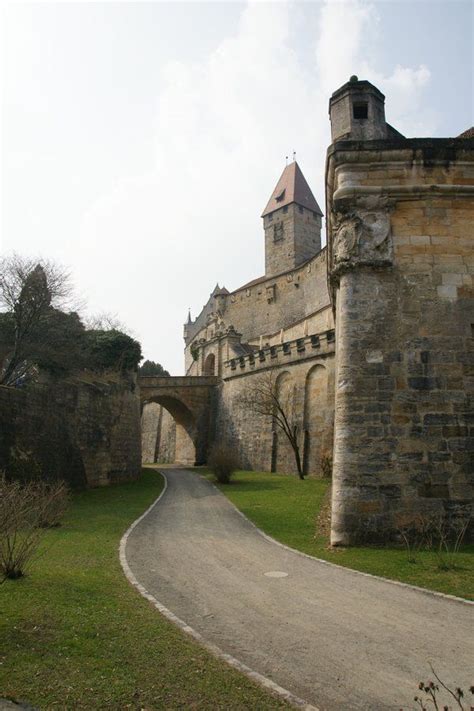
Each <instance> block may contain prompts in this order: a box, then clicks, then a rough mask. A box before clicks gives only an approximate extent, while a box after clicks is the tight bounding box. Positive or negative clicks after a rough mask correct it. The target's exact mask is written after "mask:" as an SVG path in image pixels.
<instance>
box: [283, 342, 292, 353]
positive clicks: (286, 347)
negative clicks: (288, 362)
mask: <svg viewBox="0 0 474 711" xmlns="http://www.w3.org/2000/svg"><path fill="white" fill-rule="evenodd" d="M283 353H284V354H285V355H290V354H291V347H290V344H289V343H284V344H283Z"/></svg>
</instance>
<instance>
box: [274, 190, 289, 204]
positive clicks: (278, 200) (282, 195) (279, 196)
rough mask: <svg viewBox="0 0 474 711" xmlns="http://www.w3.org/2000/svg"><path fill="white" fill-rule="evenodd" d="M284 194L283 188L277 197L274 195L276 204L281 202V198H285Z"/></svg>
mask: <svg viewBox="0 0 474 711" xmlns="http://www.w3.org/2000/svg"><path fill="white" fill-rule="evenodd" d="M285 192H286V189H285V188H283V190H280V192H279V193H278V194H277V195H275V200H276V201H277V202H281V201H282V200H283V198H284V197H285Z"/></svg>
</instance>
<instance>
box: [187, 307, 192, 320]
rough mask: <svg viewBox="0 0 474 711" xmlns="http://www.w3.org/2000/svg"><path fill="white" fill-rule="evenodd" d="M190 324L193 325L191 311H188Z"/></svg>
mask: <svg viewBox="0 0 474 711" xmlns="http://www.w3.org/2000/svg"><path fill="white" fill-rule="evenodd" d="M188 323H192V319H191V309H188Z"/></svg>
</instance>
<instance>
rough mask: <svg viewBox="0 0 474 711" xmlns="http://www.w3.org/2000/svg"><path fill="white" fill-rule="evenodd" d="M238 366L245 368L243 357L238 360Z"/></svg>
mask: <svg viewBox="0 0 474 711" xmlns="http://www.w3.org/2000/svg"><path fill="white" fill-rule="evenodd" d="M239 364H240V367H241V368H245V358H244V356H240V358H239Z"/></svg>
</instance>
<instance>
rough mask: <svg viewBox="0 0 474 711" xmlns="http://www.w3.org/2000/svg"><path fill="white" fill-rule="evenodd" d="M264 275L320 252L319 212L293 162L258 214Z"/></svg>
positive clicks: (302, 176)
mask: <svg viewBox="0 0 474 711" xmlns="http://www.w3.org/2000/svg"><path fill="white" fill-rule="evenodd" d="M262 217H263V227H264V230H265V275H266V276H267V277H269V276H274V275H276V274H281V273H282V272H285V271H289V270H290V269H294V268H295V267H298V266H299V265H300V264H303V263H304V262H305V261H306V260H308V259H310V258H311V257H314V255H315V254H317V253H318V252H319V251H320V250H321V217H322V212H321V209H320V207H319V205H318V203H317V202H316V199H315V197H314V195H313V193H312V192H311V189H310V187H309V185H308V183H307V182H306V180H305V177H304V175H303V173H302V172H301V169H300V167H299V165H298V163H296V161H294V162H293V163H290V165H287V166H286V168H285V170H284V171H283V173H282V174H281V177H280V180H279V181H278V183H277V185H276V188H275V190H274V191H273V193H272V196H271V198H270V200H269V201H268V204H267V206H266V208H265V210H264V211H263V213H262Z"/></svg>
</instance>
